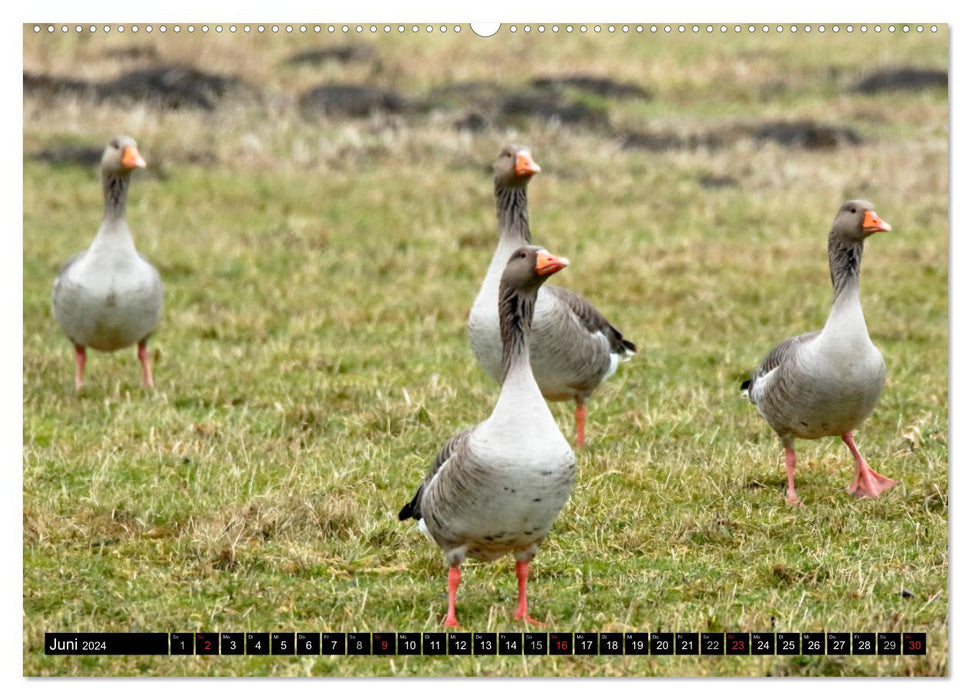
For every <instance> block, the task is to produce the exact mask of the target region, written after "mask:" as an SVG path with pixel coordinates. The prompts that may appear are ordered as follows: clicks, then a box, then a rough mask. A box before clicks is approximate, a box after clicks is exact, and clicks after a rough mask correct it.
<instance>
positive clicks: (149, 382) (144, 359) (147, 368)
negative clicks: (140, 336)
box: [138, 338, 155, 389]
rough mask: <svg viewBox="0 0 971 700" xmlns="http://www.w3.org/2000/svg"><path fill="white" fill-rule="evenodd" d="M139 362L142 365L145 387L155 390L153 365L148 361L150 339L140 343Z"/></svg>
mask: <svg viewBox="0 0 971 700" xmlns="http://www.w3.org/2000/svg"><path fill="white" fill-rule="evenodd" d="M138 361H139V362H141V363H142V379H143V380H144V381H145V386H147V387H148V388H149V389H154V388H155V381H154V380H153V379H152V364H151V362H149V359H148V339H147V338H146V339H145V340H140V341H139V342H138Z"/></svg>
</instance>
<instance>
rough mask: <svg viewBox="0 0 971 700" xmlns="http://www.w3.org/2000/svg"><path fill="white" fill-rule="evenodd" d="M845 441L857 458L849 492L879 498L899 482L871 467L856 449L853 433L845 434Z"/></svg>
mask: <svg viewBox="0 0 971 700" xmlns="http://www.w3.org/2000/svg"><path fill="white" fill-rule="evenodd" d="M843 442H845V443H846V446H847V447H849V448H850V452H852V453H853V458H854V459H855V460H856V477H855V478H854V479H853V483H852V484H850V486H849V488H848V489H846V490H847V492H848V493H849V494H850V495H852V496H856V497H857V498H878V497H879V496H880V494H882V493H883V492H884V491H889V490H890V489H892V488H893V487H894V486H896V485H897V482H896V481H895V480H894V479H890V478H888V477H886V476H884V475H883V474H879V473H878V472H876V471H874V470H873V469H871V468H870V465H869V464H867V463H866V460H865V459H863V456H862V455H861V454H860V451H859V450H858V449H856V442H855V441H854V440H853V433H847V434H846V435H844V436H843Z"/></svg>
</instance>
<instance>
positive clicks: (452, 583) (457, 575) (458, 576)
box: [445, 566, 462, 627]
mask: <svg viewBox="0 0 971 700" xmlns="http://www.w3.org/2000/svg"><path fill="white" fill-rule="evenodd" d="M461 581H462V572H461V571H459V567H457V566H453V567H451V568H450V569H449V570H448V614H447V615H446V616H445V626H446V627H458V626H459V621H458V618H456V617H455V594H456V593H457V592H458V590H459V583H461Z"/></svg>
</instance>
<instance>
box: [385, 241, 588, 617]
mask: <svg viewBox="0 0 971 700" xmlns="http://www.w3.org/2000/svg"><path fill="white" fill-rule="evenodd" d="M566 265H567V260H566V259H565V258H558V257H556V256H553V255H550V254H549V253H548V252H547V251H546V250H544V249H542V248H539V247H535V246H527V247H522V248H519V249H518V250H514V251H512V254H511V256H510V257H509V258H508V262H507V264H506V268H505V270H504V271H503V273H502V277H501V279H500V284H499V299H498V301H497V303H496V306H497V307H498V309H499V318H500V326H501V335H502V356H501V358H500V366H501V372H502V380H501V383H502V388H501V390H500V392H499V399H498V401H497V402H496V406H495V408H494V409H493V411H492V414H491V415H490V416H489V418H487V419H486V420H485V421H483V422H482V423H479V424H478V425H476V426H475V427H474V428H468V429H466V430H462V431H460V432H458V433H456V434H455V435H453V436H452V437H451V439H449V440H448V442H446V443H445V446H444V447H443V448H442V450H441V451H440V452H439V454H438V457H437V458H436V459H435V462H434V464H433V465H432V468H431V470H430V471H429V472H428V475H427V476H426V477H425V480H424V481H423V482H422V484H421V486H419V487H418V491H417V493H416V494H415V496H414V498H412V499H411V502H410V503H408V504H407V505H406V506H405V507H404V508H402V509H401V512H400V513H399V514H398V519H399V520H406V519H408V518H414V519H415V520H417V521H418V524H419V528H420V529H421V530H422V532H424V533H425V534H426V535H428V536H429V537H430V538H431V539H432V540H433V541H434V542H435V543H436V544H438V546H439V547H441V548H442V550H443V552H444V554H445V559H446V562H447V563H448V566H449V572H448V614H447V616H446V618H445V625H447V626H450V627H455V626H458V620H457V619H456V616H455V595H456V592H457V591H458V587H459V581H460V580H461V573H460V569H459V567H460V566H461V564H462V562H463V561H464V560H465V558H466V557H474V558H476V559H481V560H484V561H493V560H495V559H498V558H499V557H501V556H503V555H504V554H509V553H511V554H513V555H514V556H515V559H516V578H517V579H518V582H519V603H518V605H517V607H516V610H515V613H514V615H513V617H514V618H515V619H522V620H525V621H526V622H530V623H534V624H540V623H537V621H536V620H534V619H533V618H531V617H530V616H529V613H528V609H527V602H526V582H527V580H528V578H529V562H530V561H532V559H533V557H534V556H535V555H536V551H537V549H538V548H539V545H540V543H541V542H542V541H543V539H544V538H545V537H546V535H547V533H549V531H550V528H551V527H552V526H553V521H554V520H555V519H556V516H557V514H558V513H559V512H560V509H561V508H562V507H563V505H564V504H565V503H566V501H567V498H568V497H569V495H570V488H571V487H572V485H573V478H574V474H575V471H576V458H575V456H574V454H573V450H572V449H571V448H570V445H569V443H568V442H567V441H566V439H565V438H564V437H563V434H562V433H561V432H560V429H559V428H558V427H557V425H556V421H554V419H553V414H552V413H550V409H549V406H548V405H547V404H546V401H545V400H544V399H543V395H542V394H541V393H540V390H539V386H537V384H536V379H535V378H534V376H533V369H532V367H531V366H530V351H529V346H530V344H531V343H532V339H531V338H532V336H531V332H530V330H529V328H530V323H531V322H532V320H533V311H534V308H535V305H536V297H537V292H538V291H539V289H540V288H541V285H542V284H543V282H545V281H546V280H547V279H548V278H549V276H550V275H552V274H554V273H555V272H557V271H559V270H562V269H563V268H564V267H566Z"/></svg>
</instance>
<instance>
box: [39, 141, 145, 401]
mask: <svg viewBox="0 0 971 700" xmlns="http://www.w3.org/2000/svg"><path fill="white" fill-rule="evenodd" d="M144 167H145V161H144V159H142V157H141V155H140V154H139V152H138V146H137V144H136V143H135V140H134V139H132V138H130V137H118V138H115V139H112V140H111V141H110V142H109V143H108V146H107V147H106V148H105V152H104V156H103V157H102V160H101V174H102V186H103V190H104V198H105V211H104V217H103V219H102V221H101V226H100V227H99V228H98V232H97V234H96V235H95V237H94V241H93V242H92V243H91V246H90V247H89V248H88V249H87V250H85V251H82V252H80V253H77V254H75V255H74V256H73V257H71V258H70V259H69V260H68V261H67V262H66V263H65V264H64V265H63V266H62V267H61V269H60V272H59V273H58V275H57V278H56V279H55V280H54V287H53V289H52V290H51V310H52V313H53V315H54V318H55V319H56V320H57V323H58V325H59V326H60V327H61V330H62V331H63V332H64V334H65V335H66V336H67V337H68V339H69V340H70V341H71V343H73V344H74V347H75V358H76V362H77V370H76V373H75V385H76V386H77V388H78V389H80V388H81V386H82V383H83V380H84V364H85V360H86V354H85V353H86V348H89V347H90V348H94V349H95V350H102V351H105V352H112V351H114V350H119V349H121V348H126V347H129V346H131V345H136V344H137V345H138V358H139V360H140V361H141V363H142V370H143V379H144V381H145V383H146V384H147V385H148V386H152V385H153V380H152V371H151V365H150V363H149V359H148V349H147V343H148V337H149V336H150V335H151V334H152V333H153V332H154V331H155V328H156V326H157V325H158V321H159V317H160V316H161V312H162V296H163V288H162V280H161V277H160V276H159V273H158V270H156V269H155V267H154V266H153V265H152V264H151V263H150V262H149V261H148V260H147V259H146V258H145V257H144V256H143V255H141V254H140V253H139V252H138V251H137V250H136V249H135V242H134V240H132V236H131V232H130V231H129V229H128V223H127V222H126V220H125V205H126V202H127V198H128V186H129V181H130V175H131V172H132V170H134V169H136V168H144Z"/></svg>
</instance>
